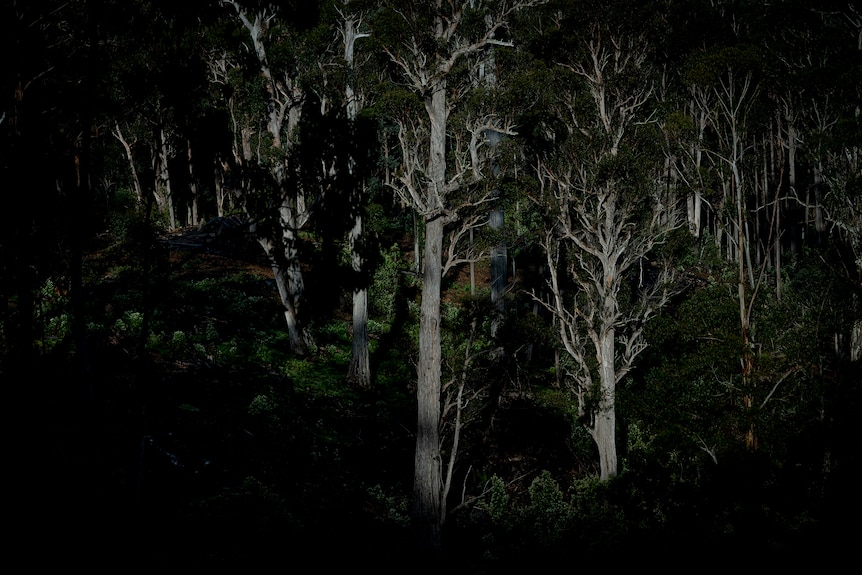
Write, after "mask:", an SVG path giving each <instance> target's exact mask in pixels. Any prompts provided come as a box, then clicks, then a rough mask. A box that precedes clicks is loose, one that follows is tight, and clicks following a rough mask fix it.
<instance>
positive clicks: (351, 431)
mask: <svg viewBox="0 0 862 575" xmlns="http://www.w3.org/2000/svg"><path fill="white" fill-rule="evenodd" d="M211 233H212V232H206V234H211ZM214 238H215V236H211V235H203V236H202V234H201V231H200V230H196V231H193V232H192V233H190V234H186V235H178V236H174V237H171V238H169V239H168V241H162V242H159V243H157V244H156V245H150V244H141V243H138V244H131V245H125V246H105V247H104V248H103V249H100V250H99V251H97V252H94V253H93V254H91V255H90V256H89V257H88V258H87V262H86V267H87V276H88V281H87V289H88V303H87V305H88V306H89V308H88V310H89V311H88V313H89V316H90V317H91V318H92V322H91V324H92V325H91V326H90V339H91V341H90V346H89V352H88V354H89V355H88V357H89V366H88V368H87V370H86V375H85V377H84V378H83V379H82V380H81V381H79V382H76V384H75V385H72V386H68V385H66V379H65V378H64V374H65V373H68V371H69V369H70V368H69V364H68V355H67V354H66V352H64V351H63V350H64V348H63V346H62V345H60V344H57V345H56V347H55V348H54V350H53V351H49V352H47V353H46V361H45V362H44V366H43V368H42V369H43V370H44V373H43V374H42V376H43V377H42V379H41V380H42V381H44V382H46V383H43V384H41V386H42V387H41V388H39V389H38V394H39V395H38V397H40V400H39V401H38V402H36V401H31V402H30V403H28V404H27V405H28V407H32V415H31V418H32V419H33V421H40V422H42V424H41V426H40V427H38V433H39V437H38V441H37V444H38V445H41V448H40V449H38V450H35V449H34V450H33V452H34V453H33V454H29V456H30V457H33V458H34V461H33V462H32V464H31V467H32V469H33V470H34V471H33V475H34V477H36V478H37V479H38V481H37V482H36V485H38V489H39V493H40V495H39V498H38V499H37V501H36V502H35V503H34V505H35V507H34V509H33V511H32V512H30V513H29V514H28V517H27V520H28V521H32V522H34V525H37V527H34V528H33V529H34V537H36V536H37V535H35V534H40V535H38V536H43V537H47V538H48V539H50V540H56V541H61V542H64V544H66V545H65V547H64V548H65V550H66V551H65V552H66V553H67V554H68V555H67V556H68V557H69V564H74V563H75V562H77V561H80V562H86V563H87V564H91V565H99V566H102V567H106V566H111V567H117V566H123V567H133V568H152V569H164V568H172V569H173V568H193V569H209V568H213V567H219V568H236V569H242V570H244V571H250V572H255V571H263V570H271V569H272V568H273V567H274V566H280V568H284V569H287V570H295V571H298V572H307V571H309V570H311V568H310V567H308V566H309V565H314V570H320V569H325V568H327V567H344V566H349V567H352V568H356V567H363V566H367V567H370V568H373V569H374V570H375V571H376V572H379V573H388V572H393V573H394V572H398V573H404V572H408V573H409V572H417V571H411V568H410V567H409V566H410V565H411V560H412V559H413V557H412V550H413V538H412V535H411V531H410V529H409V496H410V493H411V486H412V464H413V447H414V445H413V443H414V437H413V433H412V431H411V430H412V429H413V426H414V418H415V399H414V381H415V380H414V378H415V368H414V367H413V365H412V363H411V362H410V360H409V351H408V350H409V349H411V345H412V344H410V343H409V341H408V340H406V339H404V338H405V337H406V336H405V335H404V334H399V333H392V332H389V333H383V334H379V335H377V336H375V337H376V341H375V345H376V346H377V347H376V352H375V358H374V360H373V364H374V369H375V371H376V373H377V374H378V375H377V379H376V382H375V385H374V386H373V387H372V389H370V390H359V389H356V388H354V387H351V386H349V385H347V384H346V382H345V374H346V369H347V362H348V360H349V353H350V338H349V320H350V315H349V312H348V310H349V307H348V306H347V303H348V302H347V300H344V299H342V300H338V301H340V304H338V305H332V304H330V306H329V308H328V309H329V311H328V313H327V314H325V315H323V316H322V317H321V318H320V320H319V321H318V322H316V323H315V325H314V326H313V329H314V330H315V337H316V339H317V343H318V345H317V350H316V352H315V353H314V355H313V356H312V357H309V358H305V359H298V358H293V357H291V356H290V354H289V353H287V352H286V349H287V341H286V338H285V335H284V330H283V329H282V327H281V322H282V321H283V320H282V319H281V313H280V307H279V301H278V297H277V292H276V289H275V286H274V284H273V281H272V271H271V269H270V268H269V266H268V265H267V263H266V261H265V260H263V258H262V257H260V256H261V254H259V249H255V248H257V246H256V244H254V243H251V244H249V243H248V242H247V241H245V240H244V239H243V238H242V237H241V236H231V235H230V232H229V231H228V232H227V235H222V236H220V238H219V239H218V241H214ZM403 249H404V251H405V256H407V257H410V254H411V249H412V246H406V245H405V246H403ZM130 250H151V254H152V255H151V257H150V258H149V259H147V257H142V256H141V253H140V252H138V253H136V257H135V258H129V257H128V256H129V254H130V253H131V252H130ZM142 260H143V261H145V262H146V261H148V262H149V263H148V264H146V266H147V267H146V269H142V268H141V264H140V263H136V262H140V261H142ZM327 281H330V282H331V281H332V279H331V278H328V279H327ZM475 281H476V285H477V286H487V285H488V281H489V277H488V269H487V266H477V269H476V279H475ZM309 283H310V285H311V286H321V285H322V284H323V283H325V282H324V281H322V280H321V279H320V278H314V277H313V274H312V277H311V278H310V281H309ZM336 284H337V282H336ZM447 286H448V287H447V292H446V299H447V301H450V302H455V301H464V300H465V299H468V298H469V297H470V272H469V268H463V269H461V270H459V272H458V274H457V275H456V276H455V277H454V279H453V280H452V281H451V282H449V283H447ZM318 291H319V292H320V294H318V296H319V297H322V295H321V294H324V292H325V295H327V296H331V294H332V292H331V291H325V290H323V289H322V288H321V289H319V290H318ZM145 318H148V319H145ZM142 343H145V345H141V344H142ZM37 381H38V379H37ZM87 390H88V391H87ZM496 402H497V403H496V404H495V405H496V406H497V407H496V408H495V409H493V410H491V411H490V415H489V416H488V417H487V418H484V419H483V418H479V419H477V420H476V421H474V422H473V423H472V424H471V427H470V428H469V429H468V430H467V431H466V432H465V435H464V437H463V438H462V452H461V454H460V461H462V462H463V464H462V466H461V469H463V470H466V471H461V474H460V475H457V476H456V486H455V487H453V493H454V492H458V494H457V495H455V498H453V504H452V506H453V507H454V506H455V505H457V504H458V503H459V502H460V501H461V497H460V496H461V492H462V490H463V497H464V499H465V500H470V498H472V497H476V498H477V499H475V501H473V504H472V505H465V506H464V507H463V509H461V510H459V511H458V512H456V513H455V514H454V515H453V516H452V518H451V520H450V522H449V523H448V524H447V533H449V538H448V539H447V541H448V548H449V549H450V556H449V559H448V561H449V563H448V566H447V568H446V569H444V571H445V572H447V573H469V574H471V575H478V574H480V573H486V572H491V571H493V572H498V573H506V572H515V571H516V570H524V569H536V568H539V567H540V566H542V565H544V566H548V567H553V566H554V564H555V562H556V561H558V560H566V561H572V560H576V559H577V560H578V561H580V564H581V565H584V564H586V563H588V562H589V561H592V560H597V561H600V560H604V559H606V557H605V555H606V554H608V553H610V554H611V555H613V556H614V559H613V561H614V562H617V563H623V562H625V561H626V560H627V558H630V559H631V560H632V561H634V560H635V559H639V560H640V561H641V564H649V563H651V562H652V563H655V564H656V565H658V564H665V562H666V561H667V557H669V556H671V555H672V554H673V553H677V552H679V550H680V549H682V548H685V549H688V551H690V552H698V553H702V554H705V555H711V556H713V557H715V556H716V554H719V555H722V556H724V557H730V556H729V555H726V553H725V551H722V550H720V549H718V548H717V547H716V546H717V545H718V546H721V545H732V546H735V548H737V549H738V550H739V552H740V553H741V552H743V551H745V548H746V546H747V545H748V542H746V544H745V545H743V544H741V541H740V539H738V537H736V536H734V537H732V538H727V539H716V540H704V539H700V538H699V536H698V534H697V532H696V531H690V532H686V529H685V526H683V527H682V528H681V529H679V530H674V531H673V532H671V531H659V532H650V531H643V530H641V529H640V528H632V527H626V523H624V522H623V521H622V519H621V517H622V515H620V513H622V510H621V508H618V507H616V506H615V504H613V503H610V504H609V503H608V501H609V500H608V499H606V498H605V499H604V501H605V503H604V504H603V505H604V506H603V507H602V506H600V505H599V504H598V502H599V501H600V500H602V499H603V498H604V497H605V496H601V495H596V497H597V498H596V499H595V502H596V504H595V505H592V504H590V505H587V507H580V508H577V509H580V511H578V513H581V515H580V516H578V517H577V518H576V519H577V520H576V521H575V523H571V521H574V519H572V518H571V517H570V518H569V519H566V520H565V521H564V520H562V519H560V518H559V517H555V516H554V515H553V513H562V514H563V515H562V516H565V517H568V516H566V515H565V514H566V513H570V512H571V509H574V508H569V507H567V505H568V504H566V505H563V506H562V507H561V506H560V505H562V503H560V502H557V501H556V500H553V498H552V499H551V500H549V502H545V503H543V505H547V506H549V507H547V509H545V508H539V507H536V505H537V503H536V502H535V501H533V503H532V504H530V498H531V496H532V495H533V494H532V493H528V488H529V489H532V488H531V487H530V481H531V479H532V478H538V477H539V476H540V475H541V474H542V472H543V471H550V472H551V473H552V475H553V477H555V478H556V479H557V480H558V481H559V485H560V486H562V487H563V489H566V490H568V487H569V485H572V484H573V483H575V482H576V481H578V480H579V477H582V476H584V475H586V476H589V475H590V474H592V473H593V472H594V470H593V469H592V468H591V467H590V463H588V462H586V460H587V459H589V458H587V457H584V455H583V453H584V449H583V446H582V445H580V446H579V445H578V444H577V443H576V442H575V441H574V439H573V438H574V435H573V429H572V427H571V420H570V419H568V418H567V416H566V415H565V414H564V413H562V412H561V411H560V410H558V409H555V408H554V404H553V401H551V400H540V397H539V394H538V391H537V390H535V389H531V388H530V387H529V386H525V387H520V388H519V387H517V386H515V387H513V388H510V389H509V391H508V392H507V393H506V394H505V396H498V397H497V398H496ZM34 429H35V428H34ZM494 475H496V476H499V477H505V478H507V481H509V483H508V489H509V494H510V495H511V497H512V506H513V507H512V509H513V510H514V511H512V515H511V517H510V518H509V519H507V520H506V521H508V523H506V526H504V527H501V524H500V523H499V519H495V516H494V515H493V510H492V509H491V507H489V503H490V499H489V497H490V495H489V494H488V493H487V492H486V493H483V490H485V489H486V488H487V487H488V486H489V485H490V479H491V477H492V476H494ZM583 485H589V484H583ZM644 485H648V483H645V484H644ZM629 488H630V489H633V490H635V491H640V492H644V491H643V486H634V485H631V486H630V487H629ZM589 489H594V488H593V487H590V488H589ZM595 493H599V492H595ZM644 493H645V492H644ZM611 501H612V499H611ZM515 505H526V507H522V508H516V507H514V506H515ZM572 505H574V503H572ZM580 505H583V502H582V503H581V504H580ZM692 506H693V507H698V506H700V504H699V503H695V502H694V501H692ZM518 509H520V510H518ZM567 509H569V511H566V510H567ZM551 510H555V511H553V513H551V514H550V515H549V514H548V513H550V511H551ZM585 510H586V511H585ZM630 514H631V513H630ZM637 514H643V510H637V509H635V515H637ZM46 516H48V517H52V520H51V521H50V522H48V523H47V524H46V522H43V521H40V520H39V518H40V517H46ZM562 516H561V517H562ZM84 517H86V518H88V519H87V521H88V522H89V525H90V528H88V529H86V530H81V529H80V526H79V524H80V522H81V520H82V519H81V518H84ZM572 517H574V516H572ZM757 517H758V519H757V521H755V522H754V523H752V524H751V525H750V528H747V529H746V530H740V531H739V533H750V534H751V535H750V537H751V541H750V543H751V546H752V547H753V546H755V545H758V544H760V542H762V541H764V534H763V533H757V529H758V527H757V526H758V525H762V524H763V523H762V521H763V518H762V517H759V516H757ZM495 521H497V523H495ZM566 521H569V523H566ZM626 521H629V520H626ZM698 521H703V519H702V518H700V519H698ZM527 525H531V527H529V528H527V527H526V526H527ZM555 530H558V531H559V532H560V533H568V534H569V535H567V538H566V539H563V540H559V539H555V537H556V536H558V535H559V533H555ZM567 530H568V531H567ZM746 537H747V536H746ZM547 541H551V543H548V542H547ZM792 541H796V539H792ZM813 543H814V542H813V541H809V542H808V544H813ZM788 548H792V545H788V544H787V542H786V541H783V542H782V544H781V545H780V546H779V547H777V549H780V550H781V552H782V553H784V554H785V557H792V555H787V549H788ZM800 549H801V547H800ZM830 549H833V550H834V547H830ZM517 550H522V551H523V552H521V551H517ZM623 551H625V553H623ZM774 555H775V554H774V553H773V554H770V555H769V556H770V557H773V556H774ZM603 558H604V559H603ZM405 566H408V567H406V568H405ZM671 570H674V569H671Z"/></svg>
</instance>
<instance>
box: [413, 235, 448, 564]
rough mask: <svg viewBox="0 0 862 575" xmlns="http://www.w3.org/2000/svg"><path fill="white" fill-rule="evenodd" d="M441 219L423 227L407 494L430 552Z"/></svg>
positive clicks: (435, 507)
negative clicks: (413, 423)
mask: <svg viewBox="0 0 862 575" xmlns="http://www.w3.org/2000/svg"><path fill="white" fill-rule="evenodd" d="M442 248H443V220H442V219H441V218H436V219H434V220H431V221H429V222H427V223H426V225H425V250H424V262H425V272H424V274H423V284H422V304H421V315H420V319H419V367H418V383H417V388H416V399H417V421H416V453H415V458H414V475H413V498H414V511H415V514H416V520H417V527H418V530H419V533H418V535H419V545H420V548H422V549H425V550H427V551H431V552H433V553H436V552H439V550H440V548H441V546H442V540H441V526H442V522H443V517H442V513H441V510H442V502H441V493H442V488H443V482H442V481H443V479H442V468H441V456H440V427H439V426H440V386H441V383H440V368H441V359H442V354H441V347H440V282H441V278H442V275H441V270H442V265H441V253H442Z"/></svg>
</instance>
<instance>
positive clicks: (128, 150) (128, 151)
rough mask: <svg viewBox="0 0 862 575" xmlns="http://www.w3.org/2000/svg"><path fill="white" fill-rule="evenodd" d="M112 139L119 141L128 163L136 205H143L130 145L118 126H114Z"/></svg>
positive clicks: (139, 181)
mask: <svg viewBox="0 0 862 575" xmlns="http://www.w3.org/2000/svg"><path fill="white" fill-rule="evenodd" d="M114 137H116V138H117V140H119V142H120V144H122V146H123V150H125V152H126V160H127V161H128V163H129V173H130V174H131V176H132V185H133V186H134V190H135V197H136V198H137V200H138V205H139V206H140V205H143V203H144V194H143V192H142V191H141V179H140V178H139V177H138V170H137V168H136V167H135V157H134V155H133V154H132V145H131V143H130V142H129V141H128V140H127V139H126V138H125V136H124V135H123V132H122V130H121V129H120V124H116V125H115V126H114Z"/></svg>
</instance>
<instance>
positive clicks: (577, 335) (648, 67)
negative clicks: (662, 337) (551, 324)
mask: <svg viewBox="0 0 862 575" xmlns="http://www.w3.org/2000/svg"><path fill="white" fill-rule="evenodd" d="M594 15H595V16H598V18H597V19H596V20H593V21H591V23H590V24H589V25H588V26H587V27H586V28H585V29H582V30H579V31H578V32H577V33H574V34H572V36H570V38H574V40H573V44H569V49H568V50H561V51H560V52H559V53H556V54H555V55H554V56H553V59H554V61H555V64H556V66H557V70H558V79H557V81H556V84H557V88H558V91H557V92H555V99H556V100H557V102H558V103H557V105H556V106H555V114H556V116H557V118H558V119H559V122H560V123H561V124H562V125H563V126H565V131H564V132H563V133H562V134H559V135H558V136H557V138H556V139H557V141H558V144H557V146H555V147H554V148H552V149H549V150H548V151H547V152H545V153H541V154H537V156H536V159H535V170H536V176H537V179H538V181H539V184H540V189H539V191H538V193H537V194H535V195H534V196H533V198H534V200H535V201H536V203H537V204H539V205H540V206H542V207H543V208H544V209H545V210H546V211H547V214H548V221H547V224H546V227H545V230H544V234H543V237H542V238H541V240H540V244H541V246H542V247H543V248H544V252H545V256H546V262H547V270H548V271H547V273H548V280H547V281H548V288H549V290H548V291H549V294H550V295H549V297H548V298H547V299H546V298H543V297H540V296H538V295H535V294H534V298H536V300H537V301H539V302H540V303H541V304H542V305H543V306H544V307H545V308H546V309H547V310H548V311H549V312H550V313H551V315H552V317H553V318H554V321H555V324H556V326H557V330H558V335H559V340H560V344H561V345H562V348H563V349H564V350H565V353H566V355H567V357H568V360H569V361H568V362H567V363H568V365H567V369H566V370H567V375H568V383H569V389H570V390H571V392H572V394H573V396H574V398H575V400H576V405H577V413H578V416H579V420H580V421H581V422H582V423H583V424H584V425H585V427H586V429H587V430H588V431H589V433H590V435H591V436H592V438H593V440H594V442H595V445H596V447H597V449H598V455H599V467H600V477H601V479H602V480H607V479H609V478H611V477H613V476H615V475H616V474H617V472H618V462H617V447H616V393H617V385H618V384H619V383H620V381H621V380H622V379H623V378H624V377H626V375H627V374H628V373H629V372H630V371H631V369H632V367H633V366H634V364H635V360H636V358H637V357H638V355H639V354H640V353H641V352H642V351H643V349H644V348H645V347H646V341H645V339H644V333H643V329H644V326H645V324H646V323H647V322H648V321H649V320H650V319H651V318H652V317H654V316H655V315H656V313H657V312H658V311H659V310H660V308H661V307H662V306H663V305H664V304H665V303H666V302H667V301H668V298H669V296H670V294H671V293H672V291H673V285H672V274H671V272H670V268H669V266H668V262H666V261H662V260H660V259H659V258H657V257H655V253H654V250H655V248H656V247H657V246H658V245H659V244H661V243H662V242H663V240H664V239H665V238H666V237H667V235H668V234H669V233H670V232H671V231H672V230H674V229H675V228H677V227H679V226H680V225H681V220H680V213H679V210H678V209H677V206H676V205H675V204H674V199H673V195H671V194H666V193H665V190H664V187H663V186H662V185H661V176H662V173H663V171H664V158H663V154H662V151H661V150H660V148H658V147H657V146H656V145H655V143H654V142H655V141H657V140H658V136H659V133H658V129H657V127H656V122H655V117H654V113H655V109H654V101H655V95H654V91H655V75H654V69H653V65H652V60H651V44H650V42H649V39H648V37H646V35H645V34H642V33H638V32H637V31H636V30H634V29H631V28H629V29H624V28H619V27H617V26H619V24H617V23H607V22H605V21H603V20H601V16H599V15H598V14H594ZM567 17H572V18H575V17H579V16H578V15H577V14H567V15H564V16H563V17H562V18H560V19H559V20H558V22H557V26H560V27H562V26H566V25H567V24H570V23H571V20H568V19H567ZM568 33H571V31H569V32H568Z"/></svg>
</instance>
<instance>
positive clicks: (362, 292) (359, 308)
mask: <svg viewBox="0 0 862 575" xmlns="http://www.w3.org/2000/svg"><path fill="white" fill-rule="evenodd" d="M343 31H344V61H345V63H346V65H347V69H348V81H347V83H346V84H345V86H344V95H345V99H346V100H347V120H348V121H349V122H350V129H351V131H353V130H355V126H354V123H355V122H356V116H357V114H358V112H359V105H358V102H357V98H356V94H355V92H354V89H353V83H352V78H353V75H354V70H353V60H354V58H353V54H354V47H355V43H356V40H357V39H359V38H362V37H365V36H367V35H366V34H360V33H358V31H357V30H356V21H355V20H354V18H352V17H347V18H345V20H344V29H343ZM351 151H352V150H351ZM348 168H349V170H350V175H351V176H353V177H352V178H351V180H350V182H351V185H352V189H351V192H352V193H351V203H352V206H351V207H352V209H353V210H354V215H353V227H352V228H351V230H350V234H349V237H348V241H349V243H350V263H351V266H352V268H353V273H354V276H355V278H356V279H357V281H358V282H360V283H357V284H356V285H354V287H353V349H352V352H351V354H350V367H349V369H348V375H347V376H348V378H349V379H350V381H352V382H354V383H355V384H357V385H359V386H360V387H366V388H367V387H369V386H370V385H371V367H370V361H369V357H368V287H367V286H366V285H365V284H364V282H363V280H361V279H360V278H361V277H362V274H361V272H362V269H363V267H364V265H365V262H364V258H363V257H362V254H361V253H360V251H359V244H360V240H361V238H362V233H363V225H362V207H361V206H362V203H363V194H362V190H363V186H362V184H361V183H360V182H357V181H356V177H355V176H356V174H355V171H356V170H355V169H354V158H353V157H352V155H351V157H350V158H349V160H348Z"/></svg>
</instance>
